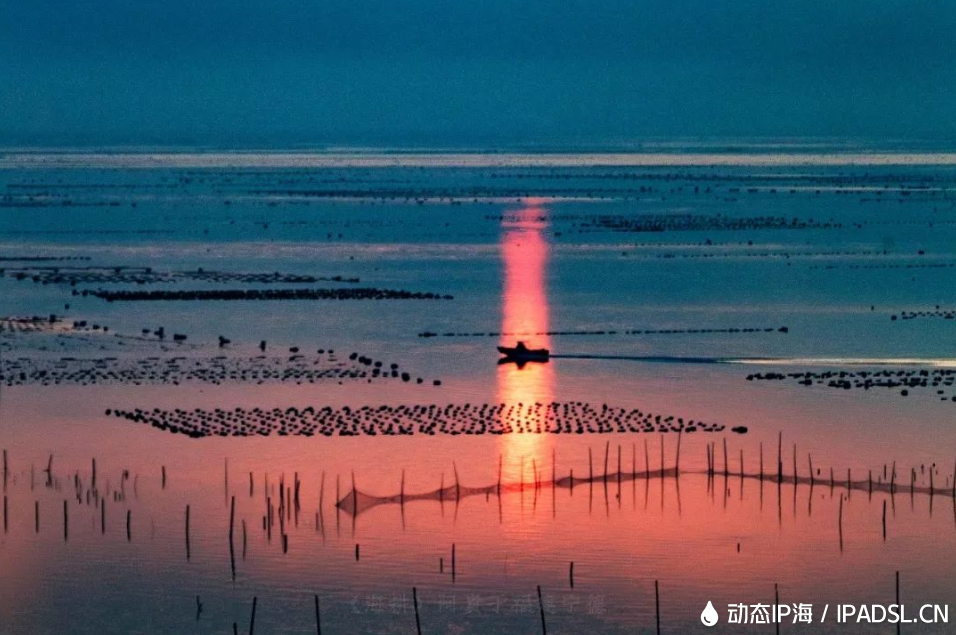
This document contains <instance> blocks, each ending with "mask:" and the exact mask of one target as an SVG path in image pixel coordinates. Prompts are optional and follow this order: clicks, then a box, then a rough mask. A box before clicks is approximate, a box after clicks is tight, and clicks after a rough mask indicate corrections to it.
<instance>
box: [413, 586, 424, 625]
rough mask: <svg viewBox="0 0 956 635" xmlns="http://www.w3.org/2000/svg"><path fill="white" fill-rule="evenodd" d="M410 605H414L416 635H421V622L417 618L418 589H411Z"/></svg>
mask: <svg viewBox="0 0 956 635" xmlns="http://www.w3.org/2000/svg"><path fill="white" fill-rule="evenodd" d="M412 604H414V605H415V630H416V632H417V633H418V635H422V620H421V618H420V617H419V616H418V589H416V588H415V587H412Z"/></svg>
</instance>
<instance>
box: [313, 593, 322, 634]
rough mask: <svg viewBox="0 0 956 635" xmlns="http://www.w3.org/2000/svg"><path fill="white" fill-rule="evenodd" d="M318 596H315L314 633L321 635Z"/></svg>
mask: <svg viewBox="0 0 956 635" xmlns="http://www.w3.org/2000/svg"><path fill="white" fill-rule="evenodd" d="M319 615H320V612H319V596H318V595H316V596H315V632H316V635H322V621H321V620H320V619H319Z"/></svg>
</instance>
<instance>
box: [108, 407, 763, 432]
mask: <svg viewBox="0 0 956 635" xmlns="http://www.w3.org/2000/svg"><path fill="white" fill-rule="evenodd" d="M106 414H107V415H108V416H115V417H120V418H122V419H126V420H129V421H132V422H135V423H144V424H148V425H151V426H153V427H154V428H157V429H160V430H167V431H169V432H173V433H178V434H186V435H188V436H191V437H206V436H240V437H243V436H269V435H272V434H276V435H279V436H314V435H320V436H379V435H382V436H404V435H413V434H418V435H426V436H434V435H436V434H446V435H453V436H454V435H485V434H492V435H500V434H607V433H615V432H616V433H637V432H643V433H664V432H679V433H685V432H686V433H693V432H697V431H700V432H723V431H724V430H725V429H726V426H724V425H722V424H716V423H705V422H702V421H695V420H693V419H687V420H685V419H684V418H682V417H674V416H665V415H659V414H658V415H656V414H653V413H650V412H643V411H641V410H639V409H636V408H613V407H608V406H607V405H602V406H592V405H591V404H588V403H584V402H580V401H575V402H551V403H540V402H535V403H529V404H523V403H513V404H504V403H499V404H489V403H485V404H470V403H465V404H448V405H444V406H441V405H437V404H421V405H400V406H362V407H359V408H351V407H348V406H344V407H341V408H333V407H331V406H326V407H321V408H316V407H313V406H308V407H305V408H298V407H289V408H272V409H262V408H252V409H245V408H235V409H232V410H227V409H222V408H215V409H212V410H203V409H198V408H197V409H195V410H185V409H181V408H175V409H161V408H155V409H153V410H144V409H140V408H136V409H133V410H124V409H111V410H107V411H106ZM731 431H732V432H736V433H738V434H744V433H746V432H747V428H746V427H745V426H737V427H734V428H732V429H731Z"/></svg>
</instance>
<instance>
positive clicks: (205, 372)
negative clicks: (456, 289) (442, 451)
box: [0, 338, 441, 386]
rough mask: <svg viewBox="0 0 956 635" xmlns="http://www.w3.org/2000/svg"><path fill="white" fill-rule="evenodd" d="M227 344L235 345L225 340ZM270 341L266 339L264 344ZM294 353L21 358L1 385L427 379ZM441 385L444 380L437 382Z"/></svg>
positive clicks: (3, 365) (360, 360)
mask: <svg viewBox="0 0 956 635" xmlns="http://www.w3.org/2000/svg"><path fill="white" fill-rule="evenodd" d="M223 341H224V342H225V343H222V342H223ZM220 342H221V346H225V345H226V344H228V343H229V340H228V339H226V338H222V339H221V340H220ZM264 344H265V342H262V343H261V345H263V348H264ZM289 351H290V353H291V354H290V355H289V356H288V357H266V356H257V357H229V356H217V357H203V358H196V357H182V356H177V357H168V358H160V357H145V358H136V359H124V358H118V357H99V358H91V359H79V358H75V357H61V358H59V359H56V360H47V359H34V358H25V357H20V358H15V359H3V360H2V361H0V372H2V377H0V383H2V384H4V385H7V386H24V385H40V386H60V385H80V386H91V385H101V384H113V385H115V384H131V385H156V384H160V385H179V384H182V383H207V384H213V385H227V384H231V383H253V384H263V383H296V384H311V383H315V382H319V381H324V380H338V381H344V380H355V379H364V380H367V381H372V380H374V379H380V378H381V379H400V380H401V381H404V382H411V381H414V382H415V383H417V384H423V383H424V382H425V380H424V379H423V378H422V377H414V378H413V377H412V375H411V374H410V373H408V372H405V371H402V370H400V368H399V366H398V364H394V363H393V364H391V365H390V366H388V367H386V366H385V365H384V363H383V362H381V361H377V360H372V359H371V358H369V357H366V356H364V355H362V356H359V355H358V354H357V353H353V354H352V355H351V356H350V357H349V361H348V363H346V362H343V361H341V360H339V359H338V357H337V356H336V355H335V353H334V351H333V350H328V351H326V350H325V349H319V351H318V352H317V353H316V355H314V356H313V355H308V356H307V355H304V354H301V353H299V349H298V347H296V346H293V347H291V348H290V349H289ZM432 383H433V384H434V385H436V386H440V385H441V381H440V380H437V379H436V380H433V381H432Z"/></svg>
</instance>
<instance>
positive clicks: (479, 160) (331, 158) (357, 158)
mask: <svg viewBox="0 0 956 635" xmlns="http://www.w3.org/2000/svg"><path fill="white" fill-rule="evenodd" d="M951 165H956V152H860V151H852V152H847V151H833V152H818V151H815V152H753V151H747V152H594V153H590V152H568V153H555V152H547V153H544V152H543V153H518V152H502V153H492V152H474V153H470V152H461V151H455V152H402V151H397V152H392V151H388V152H383V151H380V150H377V151H374V152H373V151H369V152H363V151H349V152H338V151H336V152H327V151H316V152H302V151H289V152H282V151H275V150H270V151H238V150H237V151H210V152H200V151H188V152H187V151H183V152H170V151H162V152H150V151H142V152H139V151H122V152H112V151H103V152H91V151H83V152H74V151H62V152H56V151H49V150H43V151H23V150H18V151H11V152H6V153H0V169H31V168H32V169H35V168H94V169H97V168H99V169H149V168H529V167H530V168H565V167H622V168H626V167H801V166H810V167H814V166H816V167H834V166H837V167H839V166H846V167H854V166H874V167H880V166H951Z"/></svg>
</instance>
